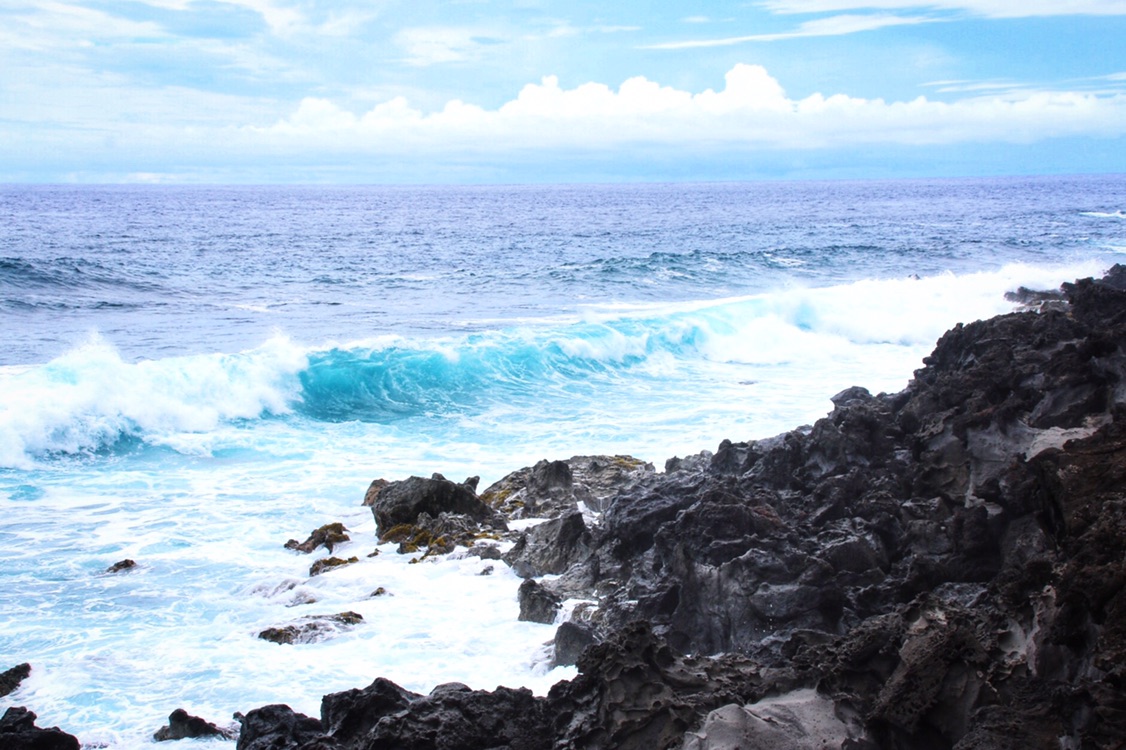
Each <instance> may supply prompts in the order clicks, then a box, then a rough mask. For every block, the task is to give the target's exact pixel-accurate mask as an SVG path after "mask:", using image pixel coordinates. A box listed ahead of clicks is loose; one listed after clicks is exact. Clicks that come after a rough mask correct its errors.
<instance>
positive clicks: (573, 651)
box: [551, 620, 594, 667]
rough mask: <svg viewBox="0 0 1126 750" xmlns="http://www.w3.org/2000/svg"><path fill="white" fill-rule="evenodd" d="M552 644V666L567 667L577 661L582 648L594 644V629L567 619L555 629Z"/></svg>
mask: <svg viewBox="0 0 1126 750" xmlns="http://www.w3.org/2000/svg"><path fill="white" fill-rule="evenodd" d="M554 644H555V651H554V655H553V656H552V659H551V665H552V667H569V666H571V665H572V664H577V663H578V661H579V657H580V656H582V653H583V649H585V648H586V647H587V646H591V645H593V644H594V629H593V628H591V627H589V626H587V625H584V624H581V623H577V622H572V621H570V620H568V621H567V622H564V623H563V624H561V625H560V626H559V627H558V628H556V629H555V640H554Z"/></svg>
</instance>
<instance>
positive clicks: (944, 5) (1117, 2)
mask: <svg viewBox="0 0 1126 750" xmlns="http://www.w3.org/2000/svg"><path fill="white" fill-rule="evenodd" d="M757 4H758V5H759V6H760V7H762V8H765V9H767V10H769V11H772V12H774V13H837V12H842V11H850V10H917V9H935V10H938V9H941V10H959V11H966V12H969V13H972V14H974V15H978V16H985V17H988V18H1026V17H1030V16H1070V15H1090V16H1121V15H1126V0H764V1H762V2H759V3H757Z"/></svg>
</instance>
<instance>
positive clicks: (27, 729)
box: [0, 706, 79, 750]
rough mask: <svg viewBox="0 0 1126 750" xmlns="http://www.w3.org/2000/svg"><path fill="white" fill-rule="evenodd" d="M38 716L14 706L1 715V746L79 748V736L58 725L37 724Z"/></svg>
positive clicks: (7, 748) (36, 749)
mask: <svg viewBox="0 0 1126 750" xmlns="http://www.w3.org/2000/svg"><path fill="white" fill-rule="evenodd" d="M35 719H36V716H35V714H34V713H33V712H32V711H28V710H27V709H26V708H23V707H19V706H13V707H11V708H9V709H8V710H7V711H5V712H4V715H3V716H0V747H2V748H4V750H78V748H79V744H78V738H77V737H75V736H74V735H70V734H67V733H66V732H64V731H62V730H61V729H59V728H58V727H49V728H47V729H43V728H42V727H37V726H35Z"/></svg>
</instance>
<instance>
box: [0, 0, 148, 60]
mask: <svg viewBox="0 0 1126 750" xmlns="http://www.w3.org/2000/svg"><path fill="white" fill-rule="evenodd" d="M164 37H166V34H165V31H164V29H162V28H161V27H160V26H159V25H157V24H154V23H148V22H138V21H130V20H128V19H124V18H119V17H117V16H113V15H110V14H109V13H105V12H103V11H100V10H94V9H92V8H84V7H82V6H80V5H71V4H67V3H54V2H47V3H36V4H33V5H25V6H23V7H22V8H19V9H17V10H15V12H12V13H10V14H7V15H6V16H5V23H4V25H3V28H0V47H3V48H5V49H9V50H12V49H23V50H34V51H39V52H55V53H58V52H60V51H62V50H66V49H68V48H83V47H92V46H94V45H96V44H101V43H109V42H119V41H124V40H135V39H159V38H164Z"/></svg>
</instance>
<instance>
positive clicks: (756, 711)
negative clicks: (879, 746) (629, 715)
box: [683, 688, 871, 750]
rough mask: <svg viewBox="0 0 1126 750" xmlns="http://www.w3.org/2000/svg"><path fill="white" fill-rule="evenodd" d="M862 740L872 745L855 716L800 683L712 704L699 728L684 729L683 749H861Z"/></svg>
mask: <svg viewBox="0 0 1126 750" xmlns="http://www.w3.org/2000/svg"><path fill="white" fill-rule="evenodd" d="M842 714H843V716H842ZM865 745H867V746H869V747H871V745H870V744H869V743H868V742H867V740H866V732H865V730H864V726H863V722H862V721H861V720H860V717H858V716H856V715H855V714H851V715H850V714H849V713H847V712H842V711H841V709H840V707H838V706H837V705H836V704H835V703H834V702H833V701H832V700H830V699H829V698H827V697H825V696H823V695H820V694H818V693H817V691H816V690H813V689H811V688H805V689H802V690H796V691H793V692H790V693H786V694H783V695H779V696H772V697H770V698H764V699H762V700H760V701H757V702H755V703H752V704H749V705H745V706H744V705H738V704H734V703H731V704H728V705H726V706H721V707H720V708H717V709H716V710H714V711H712V712H711V713H709V714H708V716H707V718H706V719H705V720H704V723H703V725H702V726H701V727H700V728H699V729H698V730H696V731H690V732H688V733H687V735H686V736H685V741H684V745H683V750H821V749H822V748H827V747H833V748H839V747H850V748H854V749H855V750H860V748H863V747H864V746H865Z"/></svg>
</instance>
